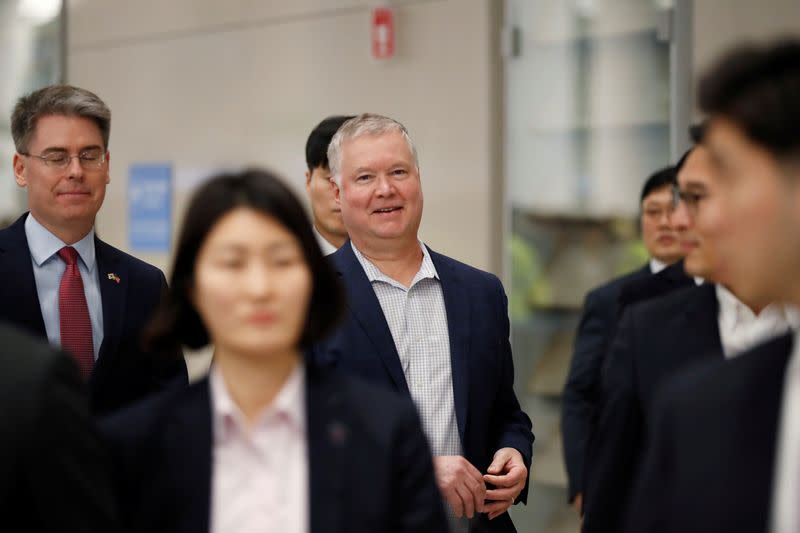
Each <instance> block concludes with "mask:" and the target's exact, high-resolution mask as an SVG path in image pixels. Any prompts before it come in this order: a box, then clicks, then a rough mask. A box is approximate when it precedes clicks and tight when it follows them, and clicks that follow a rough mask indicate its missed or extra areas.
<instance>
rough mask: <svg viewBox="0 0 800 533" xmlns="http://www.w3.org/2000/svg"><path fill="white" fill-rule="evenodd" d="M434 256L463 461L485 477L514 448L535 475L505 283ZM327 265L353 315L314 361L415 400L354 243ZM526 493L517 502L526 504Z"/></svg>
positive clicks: (485, 525)
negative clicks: (498, 456)
mask: <svg viewBox="0 0 800 533" xmlns="http://www.w3.org/2000/svg"><path fill="white" fill-rule="evenodd" d="M430 255H431V259H432V260H433V264H434V266H435V267H436V271H437V273H438V274H439V277H440V281H441V287H442V293H443V295H444V303H445V308H446V313H447V328H448V332H449V336H450V358H451V368H452V376H453V393H454V401H455V412H456V420H457V423H458V432H459V436H460V437H461V443H462V445H463V450H464V456H465V458H466V459H467V460H468V461H469V462H470V463H471V464H473V465H474V466H475V467H476V468H477V469H478V470H481V471H483V472H485V471H486V469H487V468H488V467H489V465H490V464H491V462H492V458H493V456H494V453H495V452H496V451H497V450H498V449H500V448H504V447H510V448H515V449H517V450H519V452H520V453H521V454H522V457H523V459H524V461H525V464H526V465H527V466H528V470H529V471H530V462H531V454H532V445H533V433H531V421H530V419H529V418H528V416H527V415H526V414H525V413H524V412H523V411H522V409H521V408H520V405H519V402H518V401H517V397H516V395H515V394H514V388H513V386H514V364H513V361H512V357H511V345H510V343H509V321H508V303H507V302H508V300H507V298H506V296H505V293H504V292H503V287H502V285H501V283H500V280H498V279H497V277H495V276H493V275H492V274H489V273H486V272H483V271H480V270H477V269H475V268H473V267H470V266H468V265H465V264H463V263H459V262H458V261H455V260H453V259H450V258H448V257H445V256H443V255H440V254H437V253H435V252H433V251H431V252H430ZM328 257H329V258H330V259H331V261H332V262H333V266H334V268H335V269H336V270H337V271H338V272H339V275H340V276H341V278H342V281H343V283H344V286H345V287H346V290H347V296H348V312H347V313H346V316H345V321H344V324H343V325H342V326H341V327H340V328H339V329H338V330H337V331H336V332H335V333H334V334H333V335H332V336H331V337H330V338H329V339H327V340H326V341H323V342H321V343H319V344H318V345H317V346H316V347H315V348H314V349H313V350H312V354H311V355H312V357H313V358H314V359H315V360H316V361H317V362H318V363H319V364H321V365H323V366H336V367H338V368H339V369H341V370H344V371H346V372H348V373H351V374H354V375H357V376H360V377H362V378H364V379H366V380H368V381H371V382H373V383H377V384H379V385H381V386H383V387H386V388H388V389H391V390H394V391H397V392H400V393H401V394H403V395H405V396H408V397H410V394H409V390H408V385H407V383H406V380H405V374H404V373H403V369H402V367H401V364H400V358H399V356H398V354H397V349H396V347H395V343H394V339H393V338H392V334H391V331H390V330H389V326H388V324H387V323H386V318H385V317H384V315H383V310H382V309H381V306H380V303H379V302H378V298H377V297H376V296H375V292H374V291H373V289H372V286H371V285H370V282H369V280H368V279H367V275H366V274H365V273H364V269H363V268H362V267H361V264H360V263H359V262H358V259H357V258H356V256H355V254H354V253H353V249H352V247H351V246H350V242H349V241H348V242H346V243H345V244H344V246H342V247H341V248H339V250H338V251H337V252H336V253H334V254H332V255H330V256H328ZM527 488H528V487H527V484H526V487H525V489H524V490H523V492H522V493H521V494H520V497H519V501H523V502H524V501H525V499H526V497H527ZM477 522H478V524H476V526H475V527H477V528H478V530H479V531H514V526H513V524H512V523H511V519H510V517H509V516H508V513H504V514H503V515H501V516H499V517H497V518H495V519H494V520H491V521H488V520H487V519H486V516H485V515H481V518H479V519H478V521H477Z"/></svg>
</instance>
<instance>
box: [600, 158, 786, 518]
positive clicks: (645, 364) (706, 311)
mask: <svg viewBox="0 0 800 533" xmlns="http://www.w3.org/2000/svg"><path fill="white" fill-rule="evenodd" d="M720 181H721V180H720V178H719V177H718V176H717V173H716V172H715V170H714V168H713V165H712V160H711V156H710V153H709V151H708V149H707V148H706V147H705V146H703V145H702V144H700V145H698V146H696V147H695V148H694V149H693V150H692V152H691V153H690V154H689V157H688V158H687V161H686V164H685V165H684V166H683V168H682V169H681V171H680V172H679V173H678V183H679V187H680V198H681V201H680V202H679V203H678V206H677V210H676V212H675V215H674V218H675V219H676V221H677V223H678V224H679V225H680V227H681V231H680V238H681V243H682V245H683V246H684V247H685V250H686V252H687V255H686V259H685V265H684V268H685V269H686V270H687V272H689V273H690V274H692V275H694V276H699V277H703V278H705V279H707V280H717V279H720V276H722V274H723V272H724V271H725V268H726V264H725V262H724V261H722V260H721V254H720V251H719V250H718V249H717V245H716V244H717V240H718V239H724V238H725V236H726V235H727V233H728V232H730V231H731V230H732V229H733V228H735V225H736V223H737V221H736V220H734V219H733V218H732V215H731V213H730V210H729V209H728V203H727V201H726V198H725V196H724V194H723V193H722V191H721V187H722V184H721V183H720ZM740 292H741V291H740V290H739V289H738V287H737V285H735V284H733V283H725V284H714V283H705V284H703V285H702V286H699V287H690V288H686V289H682V290H679V291H673V292H670V293H669V294H668V295H665V296H662V297H661V298H655V299H649V300H647V301H645V302H640V303H636V304H634V305H632V306H630V307H628V308H626V309H625V311H624V314H623V317H622V319H621V321H620V325H619V329H618V331H617V334H616V337H615V339H614V342H613V343H612V346H611V348H610V350H609V353H608V355H607V366H606V369H605V372H604V376H603V396H604V403H603V407H602V409H601V413H600V419H599V421H598V424H597V430H596V435H595V438H594V439H593V441H592V442H591V445H590V447H589V451H588V459H587V461H588V464H589V466H588V467H587V483H586V486H587V490H586V516H585V528H584V530H585V531H586V532H592V531H618V530H619V529H620V525H621V522H620V520H621V519H622V517H623V516H624V514H625V510H626V507H627V503H628V501H629V497H630V494H631V489H632V486H633V484H634V481H635V479H636V474H637V469H638V466H639V464H640V460H641V456H642V453H643V451H644V448H645V445H646V438H645V428H646V427H647V425H648V424H649V422H650V420H651V416H652V411H651V408H652V400H653V398H654V393H655V392H656V391H657V390H658V387H659V385H660V384H661V383H662V382H663V380H664V379H665V378H667V377H668V376H670V375H671V374H673V373H674V372H675V371H677V370H679V369H681V368H685V367H687V366H689V365H691V364H692V363H694V362H696V361H699V360H702V359H704V358H712V359H714V358H716V359H720V360H721V359H723V358H725V357H727V358H730V357H734V356H736V355H738V354H740V353H741V352H742V351H744V350H746V349H747V348H750V347H752V346H753V345H754V344H756V343H757V342H759V341H761V340H764V339H767V338H770V337H773V336H776V335H779V334H781V333H784V332H785V331H787V330H788V329H789V328H790V327H795V326H797V325H798V324H800V315H798V314H797V313H794V312H793V310H791V309H787V308H785V306H782V305H780V304H770V305H763V304H762V303H761V302H759V301H749V300H746V299H744V298H743V297H742V296H740Z"/></svg>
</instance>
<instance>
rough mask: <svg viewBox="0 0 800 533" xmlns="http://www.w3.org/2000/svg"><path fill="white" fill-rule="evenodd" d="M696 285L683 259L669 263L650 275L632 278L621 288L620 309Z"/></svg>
mask: <svg viewBox="0 0 800 533" xmlns="http://www.w3.org/2000/svg"><path fill="white" fill-rule="evenodd" d="M693 285H696V283H695V281H694V278H692V277H691V276H689V275H687V274H686V271H685V270H684V269H683V260H680V261H678V262H677V263H673V264H671V265H669V266H668V267H667V268H665V269H664V270H662V271H661V272H659V273H658V274H654V275H652V276H649V277H644V278H639V279H635V280H631V281H630V282H628V283H626V284H625V285H624V286H623V287H622V288H621V290H620V294H619V311H620V313H621V312H622V311H624V310H625V308H626V307H627V306H629V305H631V304H634V303H636V302H641V301H644V300H650V299H652V298H657V297H659V296H663V295H664V294H667V293H668V292H672V291H674V290H676V289H682V288H684V287H691V286H693Z"/></svg>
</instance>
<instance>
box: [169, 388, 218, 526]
mask: <svg viewBox="0 0 800 533" xmlns="http://www.w3.org/2000/svg"><path fill="white" fill-rule="evenodd" d="M211 413H212V408H211V394H210V392H209V383H208V378H206V379H204V380H203V381H201V382H199V383H197V384H195V385H193V386H192V387H191V388H190V389H189V390H188V392H187V395H186V396H184V397H183V399H182V400H181V405H179V406H178V407H177V408H176V410H175V414H174V415H173V417H172V418H171V420H170V422H169V424H168V425H167V427H166V435H165V442H166V443H167V445H166V450H167V458H166V462H165V464H164V465H163V468H165V469H166V470H167V471H168V472H169V474H168V476H167V479H168V480H169V481H168V483H167V484H166V485H165V488H166V489H167V490H170V491H171V490H174V489H175V488H176V487H175V482H176V481H177V482H178V485H179V487H178V488H179V490H177V491H176V492H174V493H172V494H165V495H164V496H165V501H164V502H161V504H162V505H166V506H168V509H165V511H166V513H167V515H169V516H174V517H175V519H174V523H173V524H170V525H171V526H172V527H173V529H171V530H172V531H178V532H185V533H190V532H197V531H209V530H210V524H209V523H210V515H211V477H212V462H213V455H212V449H213V442H214V432H213V428H212V420H211ZM176 496H177V497H178V498H179V500H178V501H176V502H174V503H169V502H170V501H171V500H172V499H173V498H175V497H176Z"/></svg>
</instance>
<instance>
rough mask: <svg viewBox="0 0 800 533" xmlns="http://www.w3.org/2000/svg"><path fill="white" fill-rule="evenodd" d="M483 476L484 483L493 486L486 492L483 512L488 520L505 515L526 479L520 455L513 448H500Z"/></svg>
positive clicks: (525, 471)
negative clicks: (486, 514) (487, 515)
mask: <svg viewBox="0 0 800 533" xmlns="http://www.w3.org/2000/svg"><path fill="white" fill-rule="evenodd" d="M487 471H488V472H489V473H488V474H486V475H485V476H483V480H484V481H485V482H486V483H491V484H492V485H494V486H495V488H494V489H490V490H487V491H486V500H487V503H486V505H485V507H484V512H486V513H488V514H489V520H492V519H493V518H497V517H498V516H500V515H501V514H503V513H505V512H506V511H507V510H508V508H509V507H511V506H512V505H513V504H514V501H515V500H516V499H517V496H519V493H520V492H522V489H524V488H525V481H526V480H527V479H528V469H527V468H525V461H523V460H522V454H521V453H519V451H518V450H515V449H514V448H500V449H499V450H497V451H496V452H495V454H494V460H492V464H491V465H489V468H488V470H487Z"/></svg>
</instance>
